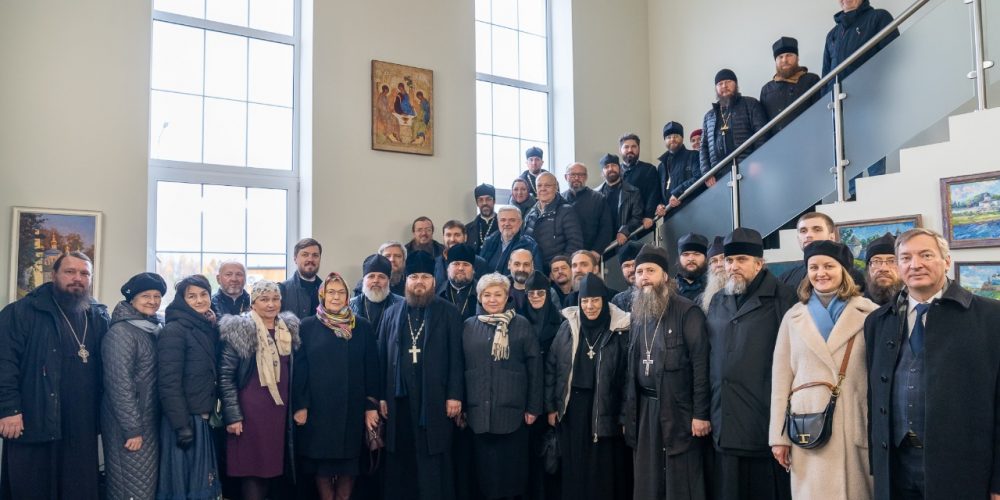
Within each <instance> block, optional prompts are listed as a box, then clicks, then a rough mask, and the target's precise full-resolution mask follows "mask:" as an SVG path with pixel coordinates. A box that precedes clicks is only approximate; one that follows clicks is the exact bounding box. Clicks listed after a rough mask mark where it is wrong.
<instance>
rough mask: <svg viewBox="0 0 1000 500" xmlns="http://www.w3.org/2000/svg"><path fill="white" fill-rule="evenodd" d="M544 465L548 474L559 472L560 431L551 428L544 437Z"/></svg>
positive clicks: (542, 452)
mask: <svg viewBox="0 0 1000 500" xmlns="http://www.w3.org/2000/svg"><path fill="white" fill-rule="evenodd" d="M541 455H542V464H543V465H544V467H545V473H546V474H555V473H556V472H559V431H558V430H556V429H554V428H549V429H547V430H546V431H545V435H544V436H542V449H541Z"/></svg>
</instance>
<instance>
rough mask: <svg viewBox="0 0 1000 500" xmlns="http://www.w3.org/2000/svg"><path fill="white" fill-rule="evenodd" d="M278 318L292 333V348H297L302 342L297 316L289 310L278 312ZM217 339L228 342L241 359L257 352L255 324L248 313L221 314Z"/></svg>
mask: <svg viewBox="0 0 1000 500" xmlns="http://www.w3.org/2000/svg"><path fill="white" fill-rule="evenodd" d="M278 318H279V319H281V320H282V321H284V322H285V324H286V325H288V331H290V332H291V333H292V350H293V351H294V350H298V348H299V346H300V345H301V344H302V341H301V339H300V338H299V318H298V317H297V316H295V314H292V312H290V311H285V312H283V313H281V314H279V315H278ZM219 339H220V340H221V341H222V342H223V343H226V344H229V345H230V346H231V347H232V348H233V349H234V350H235V351H236V354H238V355H239V357H240V358H242V359H248V358H250V357H253V356H254V355H255V354H256V353H257V325H255V324H254V322H253V318H251V317H250V314H249V313H247V314H241V315H239V316H234V315H231V314H227V315H225V316H223V317H222V320H220V321H219Z"/></svg>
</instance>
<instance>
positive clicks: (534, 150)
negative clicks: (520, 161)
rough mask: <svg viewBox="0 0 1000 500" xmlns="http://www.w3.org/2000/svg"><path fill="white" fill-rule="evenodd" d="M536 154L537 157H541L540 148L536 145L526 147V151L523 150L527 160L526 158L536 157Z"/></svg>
mask: <svg viewBox="0 0 1000 500" xmlns="http://www.w3.org/2000/svg"><path fill="white" fill-rule="evenodd" d="M536 156H537V157H538V158H542V148H539V147H536V146H532V147H530V148H528V150H527V151H525V152H524V159H525V160H527V159H528V158H532V157H536Z"/></svg>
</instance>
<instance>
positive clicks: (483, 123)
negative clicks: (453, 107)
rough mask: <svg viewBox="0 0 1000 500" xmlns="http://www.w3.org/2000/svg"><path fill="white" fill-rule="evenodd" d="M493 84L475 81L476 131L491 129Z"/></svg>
mask: <svg viewBox="0 0 1000 500" xmlns="http://www.w3.org/2000/svg"><path fill="white" fill-rule="evenodd" d="M492 87H493V85H492V84H490V83H487V82H482V81H477V82H476V132H481V133H486V134H488V133H490V132H492V131H493V88H492Z"/></svg>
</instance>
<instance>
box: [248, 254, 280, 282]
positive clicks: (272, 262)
mask: <svg viewBox="0 0 1000 500" xmlns="http://www.w3.org/2000/svg"><path fill="white" fill-rule="evenodd" d="M285 259H286V257H285V254H280V255H277V254H276V255H260V254H257V255H254V254H251V255H247V286H252V285H253V284H254V283H256V282H257V281H259V280H262V279H265V280H270V281H277V282H282V281H285V265H286V260H285Z"/></svg>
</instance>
